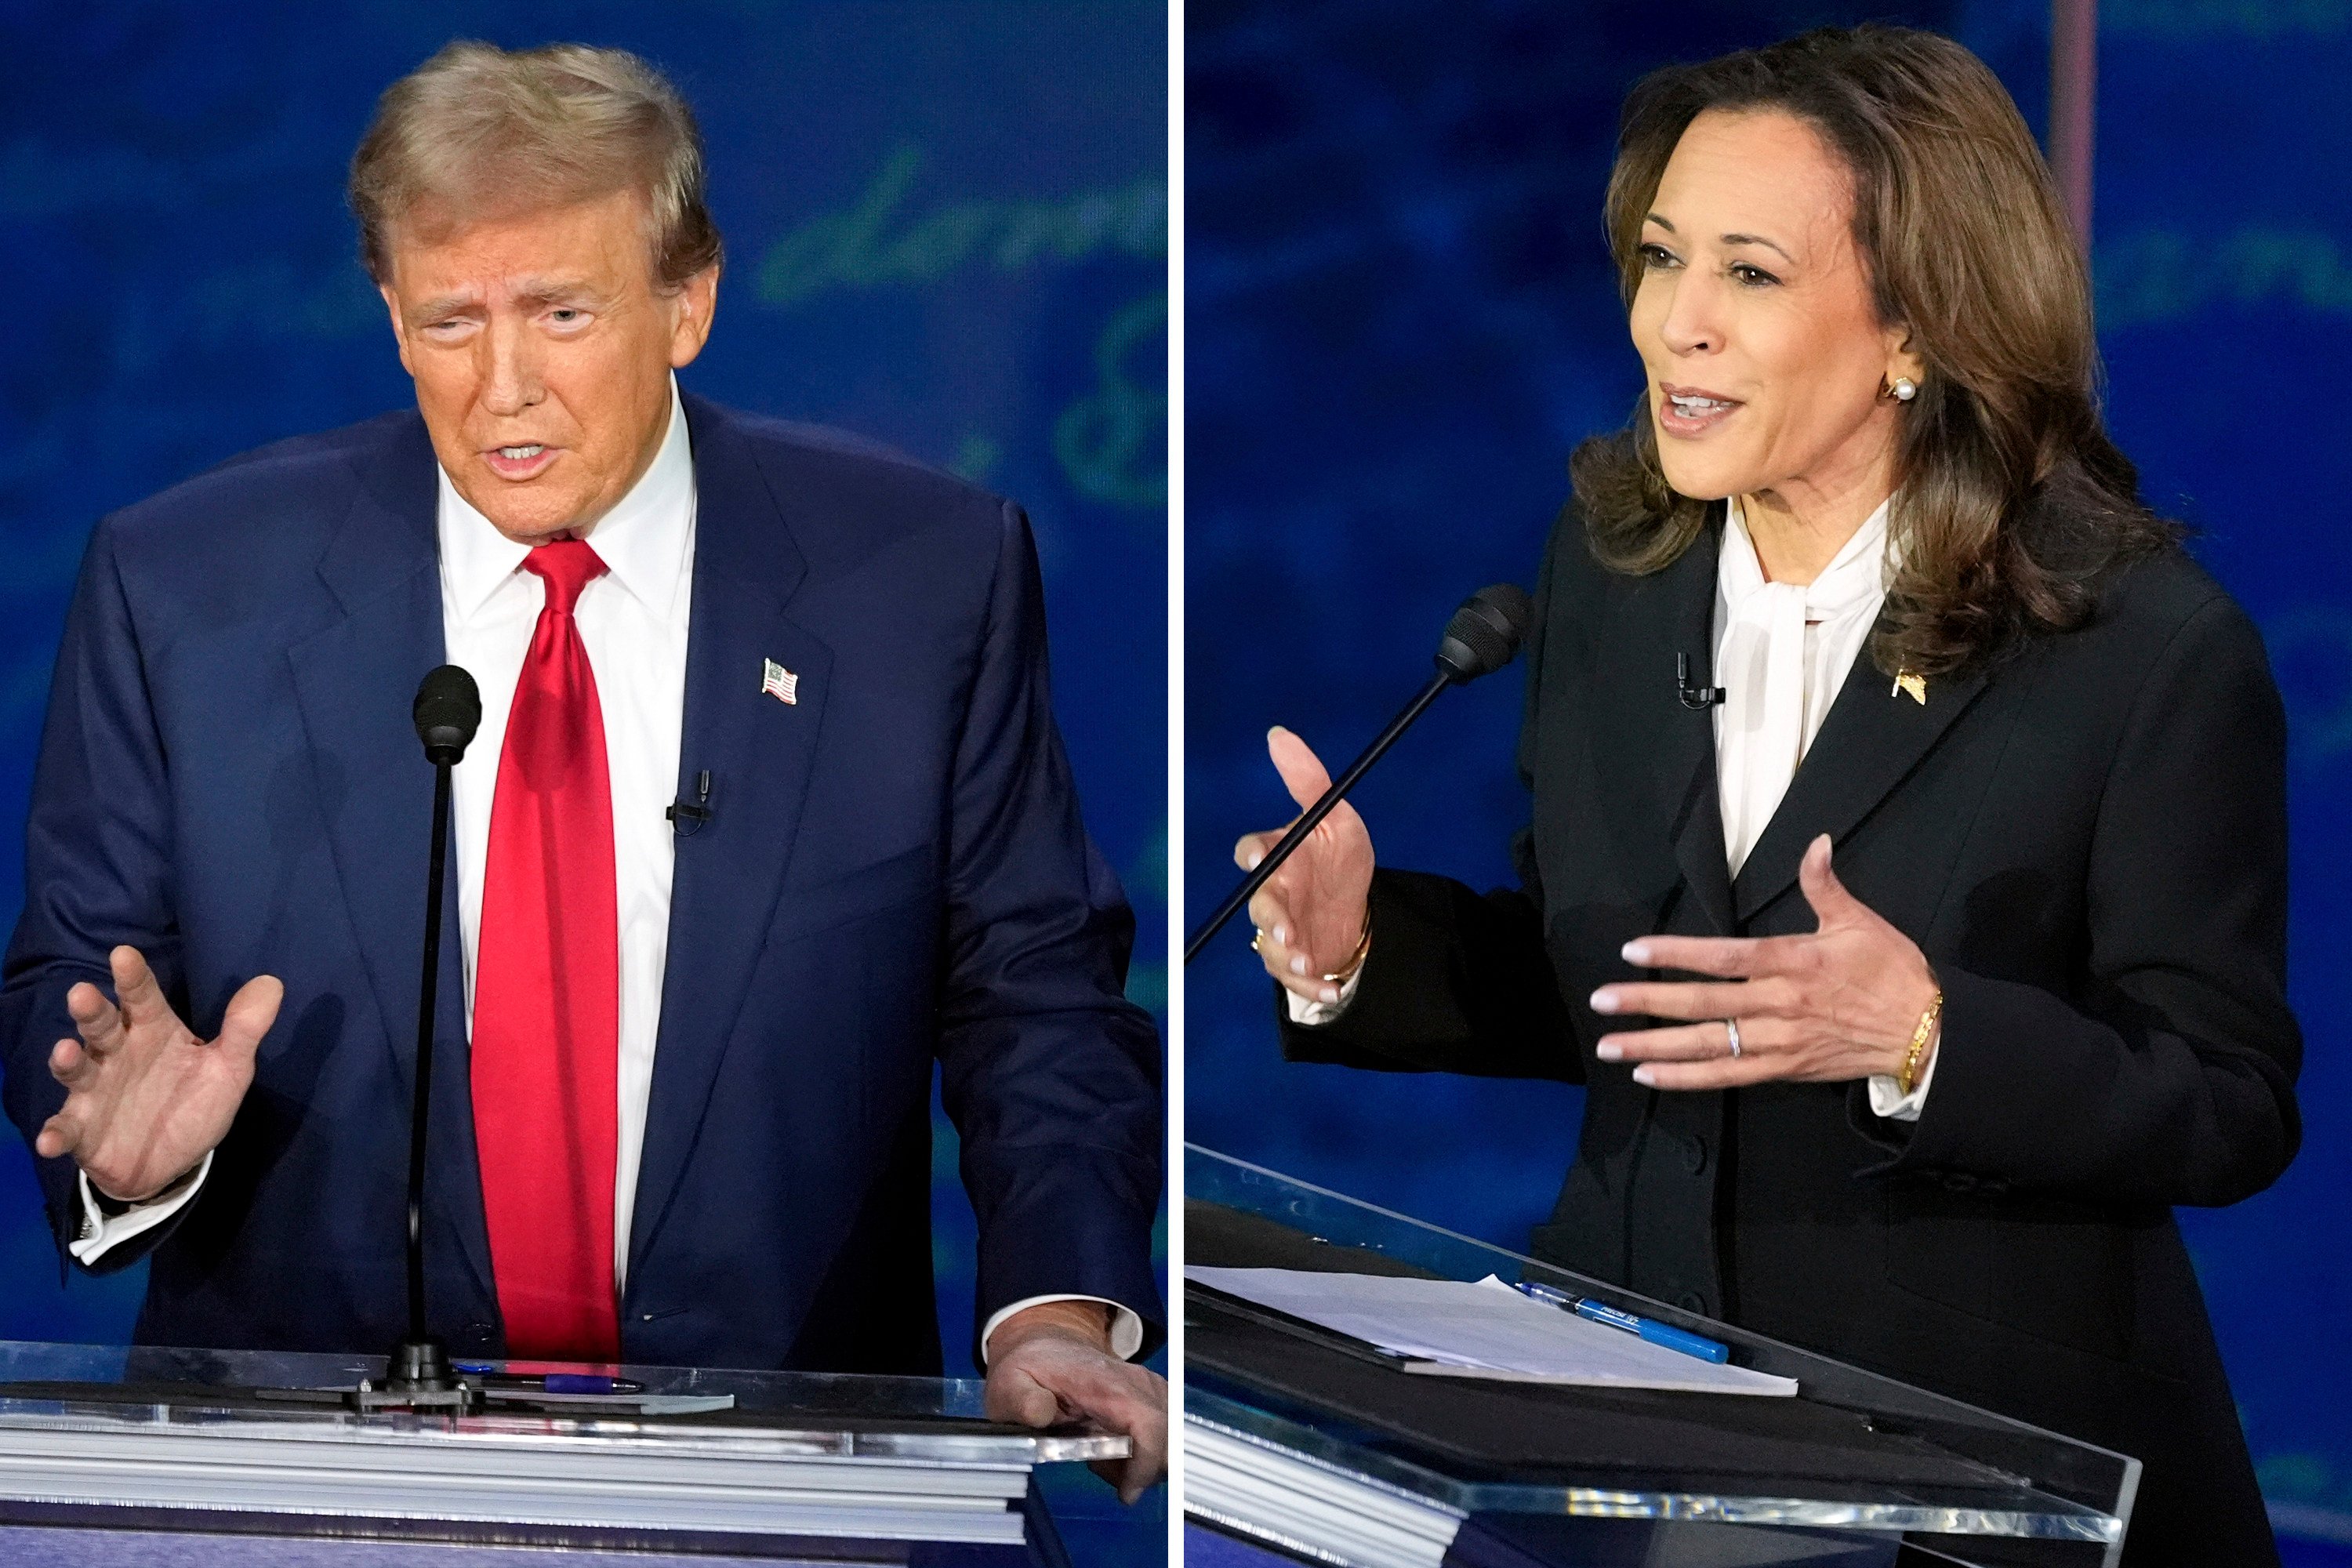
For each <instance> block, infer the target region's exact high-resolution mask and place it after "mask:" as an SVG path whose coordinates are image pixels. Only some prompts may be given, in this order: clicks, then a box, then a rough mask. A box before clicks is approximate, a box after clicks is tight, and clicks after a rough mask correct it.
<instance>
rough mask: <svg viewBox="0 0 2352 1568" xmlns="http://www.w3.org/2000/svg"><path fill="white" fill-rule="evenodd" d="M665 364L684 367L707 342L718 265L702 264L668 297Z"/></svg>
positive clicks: (715, 303) (716, 298)
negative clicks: (670, 313) (702, 265)
mask: <svg viewBox="0 0 2352 1568" xmlns="http://www.w3.org/2000/svg"><path fill="white" fill-rule="evenodd" d="M670 310H671V311H672V315H671V317H670V330H669V367H670V369H672V370H684V369H685V368H686V367H687V366H688V365H690V364H692V363H694V359H695V356H696V355H697V354H699V353H701V352H702V345H703V344H705V343H707V342H709V341H710V318H711V317H712V316H713V315H715V314H717V312H718V310H719V268H717V267H715V266H714V267H706V268H703V269H702V270H701V271H699V272H698V273H696V274H695V275H694V276H693V277H691V278H689V279H687V280H686V281H685V282H684V283H681V284H679V285H678V289H677V293H675V294H673V295H671V296H670Z"/></svg>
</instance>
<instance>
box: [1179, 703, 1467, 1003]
mask: <svg viewBox="0 0 2352 1568" xmlns="http://www.w3.org/2000/svg"><path fill="white" fill-rule="evenodd" d="M1459 679H1462V678H1461V677H1460V676H1458V675H1456V674H1455V673H1454V671H1452V670H1450V669H1447V668H1444V667H1443V666H1441V667H1440V668H1439V669H1438V671H1437V673H1436V674H1435V675H1433V676H1431V677H1430V678H1429V684H1428V685H1426V686H1424V687H1423V688H1422V689H1421V690H1420V692H1419V694H1418V695H1416V696H1415V697H1414V698H1413V700H1412V701H1411V702H1409V703H1407V704H1406V705H1405V710H1404V711H1403V712H1402V713H1400V714H1398V715H1397V716H1396V717H1395V718H1393V719H1391V720H1390V721H1389V727H1388V728H1387V729H1385V730H1383V731H1381V732H1380V734H1379V736H1378V737H1377V738H1375V739H1374V740H1373V742H1372V743H1371V744H1370V745H1369V746H1367V747H1365V748H1364V753H1363V755H1361V756H1360V757H1358V758H1357V759H1356V760H1355V761H1354V762H1352V763H1349V764H1348V771H1347V772H1346V773H1341V774H1340V775H1339V778H1338V779H1337V780H1335V781H1334V782H1333V784H1332V785H1331V787H1330V788H1329V789H1327V790H1325V791H1324V792H1323V795H1322V798H1321V799H1319V800H1318V801H1317V802H1316V803H1315V804H1314V805H1310V806H1308V807H1307V815H1306V816H1302V817H1300V818H1299V819H1298V820H1297V822H1294V823H1292V824H1291V825H1290V831H1289V832H1287V833H1286V834H1284V835H1283V836H1282V841H1281V842H1280V843H1278V844H1276V846H1275V847H1273V848H1272V849H1270V850H1268V851H1267V852H1266V856H1265V859H1263V860H1260V861H1259V862H1258V863H1257V865H1256V867H1255V868H1254V869H1253V870H1252V871H1251V872H1250V874H1249V875H1248V876H1247V877H1244V879H1242V885H1241V886H1240V887H1238V888H1235V889H1234V890H1233V892H1232V893H1231V894H1229V895H1228V896H1227V897H1226V899H1225V901H1224V902H1223V903H1222V904H1219V905H1218V906H1217V912H1216V913H1214V914H1213V915H1211V916H1210V917H1209V918H1208V919H1207V920H1206V921H1202V924H1201V929H1200V930H1198V931H1194V932H1193V933H1192V940H1191V941H1189V942H1186V943H1185V944H1184V962H1185V963H1192V960H1193V959H1194V958H1195V957H1197V956H1198V955H1199V953H1200V952H1201V950H1202V948H1204V947H1206V946H1208V945H1209V941H1210V939H1211V938H1212V937H1214V936H1215V935H1216V934H1217V933H1218V932H1219V931H1223V929H1224V927H1225V922H1226V921H1229V920H1232V919H1233V918H1234V915H1235V914H1237V913H1239V912H1240V911H1241V910H1242V909H1243V907H1244V906H1245V905H1246V904H1248V902H1249V901H1250V900H1251V899H1252V898H1254V897H1255V896H1256V893H1257V890H1258V889H1260V888H1262V887H1264V886H1265V879H1267V878H1268V877H1271V876H1273V875H1274V874H1275V872H1276V871H1278V870H1280V869H1281V868H1282V863H1283V862H1284V861H1285V860H1287V859H1289V858H1290V857H1291V855H1292V853H1293V852H1294V851H1295V850H1297V847H1299V846H1300V845H1302V844H1304V843H1306V842H1307V835H1308V834H1310V833H1312V832H1314V831H1315V827H1316V825H1317V824H1318V823H1320V822H1321V821H1322V820H1323V819H1324V818H1325V817H1327V816H1330V815H1331V808H1332V807H1333V806H1335V805H1339V802H1340V801H1341V800H1343V799H1345V798H1346V796H1347V794H1348V792H1349V790H1351V789H1353V788H1355V787H1356V781H1358V780H1359V779H1360V778H1362V777H1363V776H1364V774H1365V773H1366V772H1367V771H1368V770H1369V769H1370V767H1371V765H1372V764H1373V763H1377V762H1379V761H1380V760H1381V756H1382V755H1383V754H1385V753H1386V752H1387V751H1388V749H1389V748H1390V747H1391V746H1393V745H1395V744H1396V743H1397V739H1398V737H1400V736H1402V734H1403V733H1404V732H1405V731H1407V730H1408V729H1411V728H1412V721H1414V720H1416V719H1418V718H1420V717H1421V715H1422V712H1423V710H1425V709H1426V708H1428V706H1429V705H1430V704H1431V703H1433V702H1434V701H1436V700H1437V699H1438V697H1439V695H1440V694H1441V693H1442V692H1444V689H1446V688H1447V687H1449V686H1452V685H1453V684H1454V682H1455V681H1457V680H1459Z"/></svg>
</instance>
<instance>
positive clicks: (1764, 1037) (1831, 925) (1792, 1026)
mask: <svg viewBox="0 0 2352 1568" xmlns="http://www.w3.org/2000/svg"><path fill="white" fill-rule="evenodd" d="M1797 879H1798V885H1799V886H1800V887H1801V888H1802V889H1804V894H1805V901H1806V902H1807V903H1809V904H1811V905H1812V907H1813V914H1814V916H1815V917H1816V918H1817V919H1818V920H1819V921H1820V922H1821V928H1820V929H1819V930H1818V931H1814V932H1813V933H1812V934H1811V936H1772V937H1759V938H1740V937H1689V936H1645V937H1637V938H1636V939H1634V940H1633V941H1632V942H1627V943H1626V944H1625V961H1626V962H1627V963H1638V964H1641V965H1643V967H1645V968H1651V969H1684V970H1690V971H1693V972H1695V973H1700V974H1713V975H1719V976H1722V977H1724V979H1725V980H1726V981H1727V982H1728V984H1718V983H1715V982H1708V981H1681V982H1658V983H1653V984H1613V985H1604V986H1602V987H1601V989H1600V990H1598V991H1596V992H1594V993H1593V994H1592V1006H1593V1009H1594V1011H1596V1012H1600V1013H1631V1014H1640V1015H1647V1016H1650V1017H1654V1018H1689V1019H1704V1020H1707V1021H1706V1022H1701V1023H1687V1024H1675V1025H1669V1026H1665V1027H1663V1028H1655V1029H1637V1030H1633V1031H1631V1032H1629V1033H1625V1034H1612V1035H1604V1036H1602V1037H1601V1039H1600V1040H1599V1041H1598V1042H1597V1043H1596V1045H1595V1047H1594V1054H1595V1055H1597V1056H1598V1057H1600V1058H1601V1060H1602V1061H1612V1062H1613V1061H1635V1062H1640V1063H1642V1064H1643V1065H1642V1066H1641V1067H1638V1068H1634V1069H1633V1078H1634V1081H1636V1082H1638V1083H1642V1084H1645V1085H1647V1086H1649V1087H1650V1088H1652V1089H1732V1088H1736V1087H1738V1086H1739V1085H1741V1084H1749V1083H1763V1082H1766V1081H1768V1080H1770V1079H1794V1080H1797V1081H1799V1082H1804V1083H1839V1082H1844V1081H1846V1080H1849V1079H1859V1078H1869V1077H1871V1076H1872V1075H1874V1074H1885V1075H1887V1076H1889V1077H1892V1076H1895V1075H1896V1074H1898V1073H1899V1072H1901V1070H1902V1068H1903V1058H1905V1056H1906V1054H1908V1052H1909V1050H1910V1048H1911V1037H1912V1035H1913V1033H1914V1032H1915V1031H1916V1029H1917V1028H1918V1026H1919V1020H1920V1018H1921V1016H1923V1015H1925V1014H1926V1012H1927V1008H1928V1006H1929V1005H1931V1004H1932V1003H1933V1002H1934V1001H1935V998H1936V993H1937V984H1936V976H1935V973H1934V972H1933V971H1932V970H1930V969H1929V968H1928V967H1927V955H1926V954H1924V953H1922V952H1920V951H1919V948H1918V945H1917V944H1916V943H1915V942H1912V940H1911V939H1910V938H1909V937H1907V936H1905V935H1904V934H1903V933H1902V932H1901V931H1897V930H1895V928H1894V927H1893V926H1891V925H1889V924H1887V923H1886V921H1884V920H1882V919H1880V918H1879V917H1878V915H1877V914H1876V913H1874V911H1873V910H1871V909H1870V908H1869V907H1868V906H1866V905H1865V904H1864V903H1863V902H1862V900H1859V899H1857V898H1855V897H1854V896H1853V894H1852V893H1850V892H1848V891H1846V889H1845V885H1844V884H1843V883H1842V882H1840V881H1839V880H1838V879H1837V875H1836V873H1835V872H1834V871H1832V869H1831V868H1830V840H1829V837H1828V836H1827V835H1826V834H1824V835H1823V836H1822V837H1819V838H1816V839H1814V840H1813V842H1812V843H1811V846H1809V847H1807V848H1806V850H1805V858H1804V860H1803V862H1802V864H1801V866H1800V867H1799V869H1798V873H1797ZM1727 1018H1731V1019H1737V1020H1738V1025H1739V1055H1738V1057H1734V1056H1732V1055H1731V1035H1730V1031H1729V1030H1728V1029H1727V1028H1726V1027H1725V1026H1724V1023H1723V1020H1725V1019H1727ZM1934 1051H1935V1044H1934V1042H1933V1041H1932V1040H1931V1041H1930V1042H1929V1045H1928V1047H1927V1051H1926V1052H1925V1053H1923V1054H1922V1055H1921V1057H1920V1059H1919V1065H1920V1067H1921V1068H1925V1067H1926V1066H1927V1062H1928V1060H1929V1059H1930V1058H1932V1057H1933V1055H1934Z"/></svg>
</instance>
